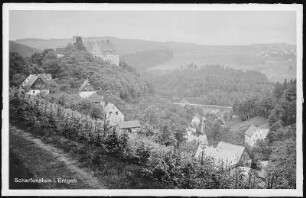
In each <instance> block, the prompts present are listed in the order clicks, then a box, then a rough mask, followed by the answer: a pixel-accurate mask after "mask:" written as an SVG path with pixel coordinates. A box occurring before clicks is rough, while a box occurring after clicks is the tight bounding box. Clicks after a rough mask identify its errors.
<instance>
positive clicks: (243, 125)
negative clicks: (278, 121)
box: [230, 116, 268, 132]
mask: <svg viewBox="0 0 306 198" xmlns="http://www.w3.org/2000/svg"><path fill="white" fill-rule="evenodd" d="M266 123H268V120H267V119H265V118H263V117H260V116H256V117H253V118H251V119H249V120H246V121H244V122H240V123H237V124H234V125H233V126H232V127H231V128H230V131H243V132H245V131H246V130H247V129H248V128H249V127H250V126H251V125H254V126H255V127H257V126H260V125H263V124H266Z"/></svg>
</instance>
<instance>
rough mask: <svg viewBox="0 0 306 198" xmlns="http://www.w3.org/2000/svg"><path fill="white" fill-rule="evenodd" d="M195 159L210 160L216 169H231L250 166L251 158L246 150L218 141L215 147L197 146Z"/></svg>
mask: <svg viewBox="0 0 306 198" xmlns="http://www.w3.org/2000/svg"><path fill="white" fill-rule="evenodd" d="M194 157H195V158H196V159H202V158H212V159H213V160H214V163H215V165H216V166H217V167H218V168H225V169H227V168H231V167H235V166H238V165H241V166H250V164H251V158H250V155H249V153H248V152H247V150H246V148H245V147H243V146H239V145H234V144H231V143H226V142H222V141H220V142H219V143H218V145H217V146H216V147H213V146H211V147H208V146H203V145H199V147H198V149H197V151H196V154H195V156H194Z"/></svg>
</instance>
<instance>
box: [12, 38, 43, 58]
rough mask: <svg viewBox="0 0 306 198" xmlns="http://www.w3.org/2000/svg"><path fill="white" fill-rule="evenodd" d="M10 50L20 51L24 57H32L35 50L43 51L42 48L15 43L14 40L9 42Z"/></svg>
mask: <svg viewBox="0 0 306 198" xmlns="http://www.w3.org/2000/svg"><path fill="white" fill-rule="evenodd" d="M9 51H10V52H15V53H18V54H19V55H20V56H23V57H30V56H31V55H32V54H34V53H35V52H41V50H39V49H36V48H33V47H29V46H27V45H23V44H20V43H15V42H13V41H10V43H9Z"/></svg>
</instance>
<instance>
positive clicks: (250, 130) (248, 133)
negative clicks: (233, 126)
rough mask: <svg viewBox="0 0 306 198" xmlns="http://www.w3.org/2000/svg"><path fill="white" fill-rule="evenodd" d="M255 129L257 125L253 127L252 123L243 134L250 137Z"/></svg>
mask: <svg viewBox="0 0 306 198" xmlns="http://www.w3.org/2000/svg"><path fill="white" fill-rule="evenodd" d="M257 130H258V128H257V127H255V126H254V125H251V126H250V127H249V128H248V130H246V132H245V134H246V135H247V136H249V137H252V136H253V135H254V134H255V133H256V131H257Z"/></svg>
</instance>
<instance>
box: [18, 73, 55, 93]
mask: <svg viewBox="0 0 306 198" xmlns="http://www.w3.org/2000/svg"><path fill="white" fill-rule="evenodd" d="M51 81H52V76H51V74H31V75H29V76H28V77H27V78H26V79H25V80H24V81H23V82H22V85H21V86H22V88H24V89H25V90H26V93H27V94H29V95H37V94H41V93H45V94H48V93H49V84H50V83H51Z"/></svg>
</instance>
